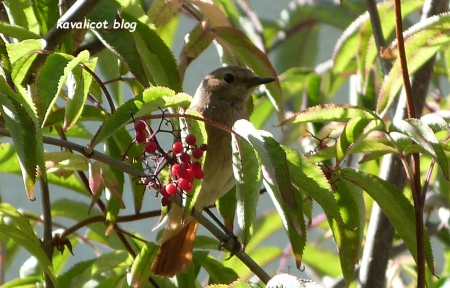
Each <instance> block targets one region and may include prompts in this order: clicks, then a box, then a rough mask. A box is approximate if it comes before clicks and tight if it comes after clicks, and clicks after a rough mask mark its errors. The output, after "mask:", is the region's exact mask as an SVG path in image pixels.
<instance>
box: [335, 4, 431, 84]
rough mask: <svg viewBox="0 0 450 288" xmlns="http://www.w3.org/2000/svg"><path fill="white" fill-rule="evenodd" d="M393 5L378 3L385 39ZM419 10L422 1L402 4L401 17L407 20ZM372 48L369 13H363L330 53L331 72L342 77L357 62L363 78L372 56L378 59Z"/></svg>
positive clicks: (390, 31)
mask: <svg viewBox="0 0 450 288" xmlns="http://www.w3.org/2000/svg"><path fill="white" fill-rule="evenodd" d="M393 6H394V3H393V2H391V1H384V2H381V3H378V4H377V8H378V13H379V15H380V23H381V25H382V31H383V33H384V35H385V36H386V37H387V35H389V34H391V33H392V31H393V29H394V28H395V21H389V19H393V17H394V9H393ZM420 7H422V1H417V0H406V1H402V17H406V16H407V15H409V14H411V13H412V12H414V11H417V9H418V8H420ZM372 46H376V45H375V43H373V31H372V25H371V23H370V17H369V13H368V12H365V13H364V14H362V15H361V16H359V17H358V18H357V19H356V20H354V21H353V22H352V23H351V24H350V25H349V26H348V27H347V28H346V29H345V31H344V33H342V35H341V37H340V38H339V40H338V42H337V44H336V47H335V49H334V51H333V68H332V69H333V73H335V74H341V73H345V72H348V71H352V70H353V71H354V67H355V65H354V64H355V63H354V62H355V61H356V62H357V63H358V70H359V75H361V76H366V72H365V71H364V70H365V69H367V70H370V69H371V68H372V67H373V62H374V61H375V57H377V56H378V50H377V48H378V47H372ZM372 48H373V49H372ZM355 55H356V57H355ZM352 64H353V65H352ZM352 68H353V69H352Z"/></svg>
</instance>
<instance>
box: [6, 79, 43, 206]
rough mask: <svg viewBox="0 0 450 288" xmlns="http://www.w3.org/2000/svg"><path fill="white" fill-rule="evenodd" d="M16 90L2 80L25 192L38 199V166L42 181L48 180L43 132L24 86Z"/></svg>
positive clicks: (8, 125) (7, 124)
mask: <svg viewBox="0 0 450 288" xmlns="http://www.w3.org/2000/svg"><path fill="white" fill-rule="evenodd" d="M16 90H17V92H15V91H12V90H11V89H10V88H9V87H8V86H7V84H6V82H5V79H4V78H3V77H0V91H1V92H0V94H2V96H3V97H0V112H1V114H2V115H3V118H4V120H5V124H6V128H7V129H8V130H9V131H10V133H11V136H12V140H13V142H14V145H15V147H16V151H17V155H18V157H19V161H20V165H21V170H22V176H23V180H24V184H25V190H26V192H27V195H28V198H29V199H31V200H33V199H34V185H35V182H36V174H37V167H39V169H40V171H41V177H42V180H44V181H47V173H46V170H45V163H44V155H43V154H44V147H43V143H42V133H41V129H40V128H39V124H38V120H37V117H36V110H35V107H34V105H33V103H32V102H31V100H30V98H29V97H28V95H27V92H26V91H25V88H23V87H22V86H17V87H16Z"/></svg>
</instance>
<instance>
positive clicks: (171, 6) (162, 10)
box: [147, 0, 184, 28]
mask: <svg viewBox="0 0 450 288" xmlns="http://www.w3.org/2000/svg"><path fill="white" fill-rule="evenodd" d="M183 2H184V1H182V0H171V1H167V0H156V1H153V3H152V5H151V6H150V9H148V11H147V16H148V19H149V20H150V22H151V23H153V24H155V27H156V28H158V27H159V26H161V25H162V24H164V23H166V22H167V21H168V20H169V19H171V18H172V17H173V16H174V14H175V13H177V11H178V9H179V8H180V7H181V5H183Z"/></svg>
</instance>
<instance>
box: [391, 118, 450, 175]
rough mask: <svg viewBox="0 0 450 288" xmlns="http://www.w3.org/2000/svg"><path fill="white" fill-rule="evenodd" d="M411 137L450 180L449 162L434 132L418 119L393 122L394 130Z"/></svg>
mask: <svg viewBox="0 0 450 288" xmlns="http://www.w3.org/2000/svg"><path fill="white" fill-rule="evenodd" d="M391 130H394V131H398V132H401V133H403V134H405V135H408V136H409V137H411V140H412V141H414V142H416V143H417V144H419V146H420V147H422V148H423V149H425V151H426V153H427V154H428V155H430V156H431V157H432V158H433V159H434V160H436V162H437V163H438V164H439V166H440V167H441V169H442V172H443V173H444V175H445V178H446V179H449V173H450V171H449V162H448V158H447V156H446V154H445V152H444V149H443V148H442V146H441V144H440V143H439V140H438V139H437V138H436V135H434V132H433V130H432V129H431V128H430V127H429V126H428V125H426V124H424V123H423V122H421V121H420V120H417V119H406V120H396V121H393V122H392V129H391Z"/></svg>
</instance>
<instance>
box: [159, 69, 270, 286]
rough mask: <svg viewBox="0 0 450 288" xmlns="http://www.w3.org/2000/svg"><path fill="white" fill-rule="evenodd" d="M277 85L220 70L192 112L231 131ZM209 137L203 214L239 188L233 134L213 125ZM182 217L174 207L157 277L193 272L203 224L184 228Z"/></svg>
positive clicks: (248, 72)
mask: <svg viewBox="0 0 450 288" xmlns="http://www.w3.org/2000/svg"><path fill="white" fill-rule="evenodd" d="M274 80H275V79H273V78H260V77H257V76H256V75H255V74H254V73H253V72H252V71H251V70H249V69H247V68H242V67H238V66H228V67H223V68H219V69H217V70H214V71H213V72H211V73H210V74H208V75H207V76H206V77H205V78H204V79H203V80H202V82H201V83H200V86H199V87H198V89H197V92H196V93H195V96H194V99H193V101H192V103H191V106H190V107H189V109H188V111H189V110H191V111H197V112H199V113H200V114H201V115H202V116H203V117H204V118H207V119H210V120H212V121H214V122H217V123H220V124H222V125H225V126H228V127H232V126H233V124H234V123H235V122H236V121H237V120H239V119H248V117H249V114H248V112H247V102H248V100H249V99H250V97H251V95H252V92H253V91H254V90H255V88H256V86H258V85H261V84H265V83H269V82H272V81H274ZM206 132H207V134H208V150H207V152H206V156H205V157H206V158H205V163H204V166H203V170H204V171H205V176H204V178H203V182H202V187H201V191H200V193H199V195H198V198H197V202H196V204H195V208H196V209H198V210H200V211H201V210H202V209H203V207H205V206H207V205H210V204H213V203H214V202H215V201H216V200H217V199H218V198H220V197H221V196H223V195H224V194H225V193H227V192H228V191H229V190H230V189H231V188H232V187H233V186H234V185H235V181H234V178H233V169H232V155H231V153H232V152H231V135H230V133H228V132H227V131H224V130H222V129H220V128H217V127H214V126H212V125H206ZM181 213H182V210H181V208H180V207H178V206H176V205H171V206H170V211H169V213H168V216H167V217H168V219H167V226H166V228H165V231H164V234H163V236H162V237H161V238H160V239H159V243H161V247H160V249H159V251H158V254H157V255H156V258H155V261H154V262H153V265H152V273H153V274H154V275H159V276H165V277H172V276H174V275H176V274H178V273H180V272H187V270H188V269H189V265H190V263H191V260H192V250H193V246H194V239H195V236H196V233H197V228H198V222H197V221H196V220H195V219H194V218H192V217H188V218H187V219H186V220H185V221H184V224H182V219H181Z"/></svg>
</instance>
